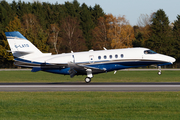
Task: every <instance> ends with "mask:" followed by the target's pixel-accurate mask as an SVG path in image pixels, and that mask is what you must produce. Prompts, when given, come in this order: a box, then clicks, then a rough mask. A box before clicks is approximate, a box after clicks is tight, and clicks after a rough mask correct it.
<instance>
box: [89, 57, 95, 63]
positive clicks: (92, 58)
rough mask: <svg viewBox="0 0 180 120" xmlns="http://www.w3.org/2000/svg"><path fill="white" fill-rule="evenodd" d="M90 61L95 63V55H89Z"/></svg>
mask: <svg viewBox="0 0 180 120" xmlns="http://www.w3.org/2000/svg"><path fill="white" fill-rule="evenodd" d="M89 63H94V55H89Z"/></svg>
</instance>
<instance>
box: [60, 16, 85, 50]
mask: <svg viewBox="0 0 180 120" xmlns="http://www.w3.org/2000/svg"><path fill="white" fill-rule="evenodd" d="M79 24H80V22H79V21H78V20H77V18H74V17H71V16H68V17H66V18H65V19H63V20H62V22H61V27H60V28H61V36H62V39H63V42H64V44H65V45H66V47H67V48H68V49H70V50H71V51H72V50H73V51H80V50H84V49H85V41H84V39H83V36H82V31H81V29H80V28H79Z"/></svg>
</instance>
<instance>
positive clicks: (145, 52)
mask: <svg viewBox="0 0 180 120" xmlns="http://www.w3.org/2000/svg"><path fill="white" fill-rule="evenodd" d="M144 54H156V52H154V51H152V50H145V51H144Z"/></svg>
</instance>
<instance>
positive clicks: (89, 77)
mask: <svg viewBox="0 0 180 120" xmlns="http://www.w3.org/2000/svg"><path fill="white" fill-rule="evenodd" d="M86 72H87V77H86V78H85V82H86V83H90V82H91V78H92V77H93V75H92V70H91V69H87V70H86Z"/></svg>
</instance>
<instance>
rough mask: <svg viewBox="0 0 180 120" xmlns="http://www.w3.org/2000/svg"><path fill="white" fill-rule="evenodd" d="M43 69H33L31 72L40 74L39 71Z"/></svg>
mask: <svg viewBox="0 0 180 120" xmlns="http://www.w3.org/2000/svg"><path fill="white" fill-rule="evenodd" d="M41 70H42V69H41V68H35V67H34V68H32V70H31V72H38V71H41Z"/></svg>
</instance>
